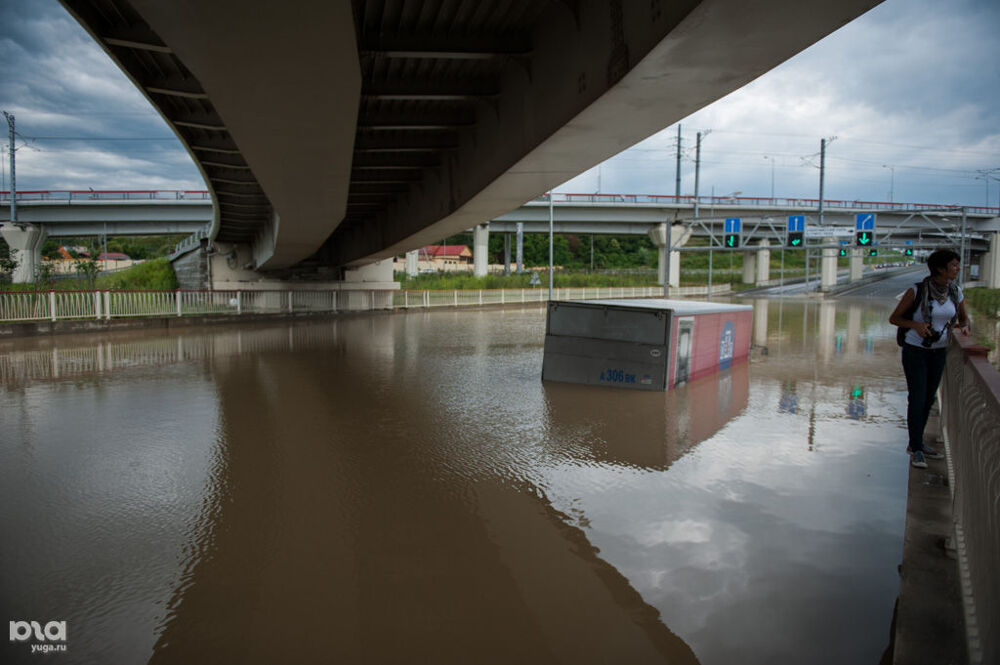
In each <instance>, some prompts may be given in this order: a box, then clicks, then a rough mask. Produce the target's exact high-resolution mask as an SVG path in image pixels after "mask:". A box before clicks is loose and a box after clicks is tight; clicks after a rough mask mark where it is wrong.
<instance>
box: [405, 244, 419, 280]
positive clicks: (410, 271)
mask: <svg viewBox="0 0 1000 665" xmlns="http://www.w3.org/2000/svg"><path fill="white" fill-rule="evenodd" d="M419 258H420V250H419V249H414V250H413V251H410V252H407V253H406V274H407V275H409V276H410V277H413V276H415V275H416V274H417V273H418V272H420V271H419V270H418V269H417V259H419Z"/></svg>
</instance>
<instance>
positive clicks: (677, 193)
mask: <svg viewBox="0 0 1000 665" xmlns="http://www.w3.org/2000/svg"><path fill="white" fill-rule="evenodd" d="M680 196H681V126H680V125H677V167H676V175H675V177H674V198H675V199H677V200H680Z"/></svg>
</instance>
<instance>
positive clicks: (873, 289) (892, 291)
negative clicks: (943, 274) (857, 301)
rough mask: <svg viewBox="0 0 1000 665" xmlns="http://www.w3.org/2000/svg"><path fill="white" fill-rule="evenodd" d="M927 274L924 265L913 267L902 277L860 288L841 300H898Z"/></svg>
mask: <svg viewBox="0 0 1000 665" xmlns="http://www.w3.org/2000/svg"><path fill="white" fill-rule="evenodd" d="M926 274H927V268H926V267H925V266H922V265H917V266H913V270H908V271H906V272H905V273H902V274H900V275H895V276H893V277H889V278H888V279H883V280H881V281H878V282H872V283H871V284H865V285H864V286H859V287H858V288H857V289H854V290H851V291H848V292H845V293H842V294H840V295H839V296H838V297H841V298H872V299H881V298H896V297H898V296H899V295H900V294H901V293H903V291H905V290H906V289H907V287H909V286H912V285H913V284H914V283H916V282H919V281H920V280H921V279H923V278H924V276H925V275H926Z"/></svg>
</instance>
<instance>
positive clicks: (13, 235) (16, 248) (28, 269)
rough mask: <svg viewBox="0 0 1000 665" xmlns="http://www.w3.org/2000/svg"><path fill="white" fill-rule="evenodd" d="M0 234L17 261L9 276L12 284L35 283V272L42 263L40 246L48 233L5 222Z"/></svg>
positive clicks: (29, 225) (32, 227) (40, 228)
mask: <svg viewBox="0 0 1000 665" xmlns="http://www.w3.org/2000/svg"><path fill="white" fill-rule="evenodd" d="M0 234H2V235H3V239H4V240H6V241H7V245H8V246H9V247H10V250H11V257H12V258H14V259H16V260H17V267H16V268H15V269H14V274H13V275H11V278H12V279H11V281H13V282H14V284H30V283H31V282H33V281H35V271H36V270H37V269H38V266H39V265H41V261H42V244H43V243H44V242H45V239H46V238H47V237H48V235H49V234H48V233H47V232H46V231H45V229H43V228H42V227H41V226H35V225H34V224H18V225H17V226H14V225H13V224H11V223H9V222H5V223H4V225H3V227H2V228H0Z"/></svg>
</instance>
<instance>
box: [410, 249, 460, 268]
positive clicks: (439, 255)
mask: <svg viewBox="0 0 1000 665" xmlns="http://www.w3.org/2000/svg"><path fill="white" fill-rule="evenodd" d="M418 259H419V260H424V261H430V262H431V264H432V265H440V266H442V267H443V266H459V265H469V264H470V263H472V250H471V249H469V248H468V247H467V246H466V245H425V246H423V247H421V248H420V254H419V256H418Z"/></svg>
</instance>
